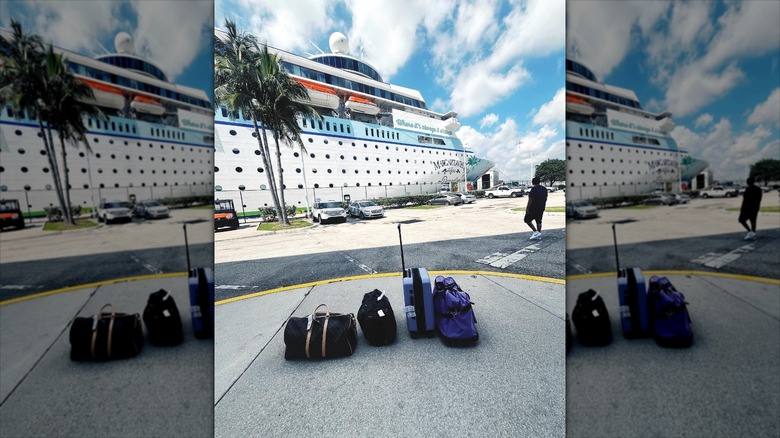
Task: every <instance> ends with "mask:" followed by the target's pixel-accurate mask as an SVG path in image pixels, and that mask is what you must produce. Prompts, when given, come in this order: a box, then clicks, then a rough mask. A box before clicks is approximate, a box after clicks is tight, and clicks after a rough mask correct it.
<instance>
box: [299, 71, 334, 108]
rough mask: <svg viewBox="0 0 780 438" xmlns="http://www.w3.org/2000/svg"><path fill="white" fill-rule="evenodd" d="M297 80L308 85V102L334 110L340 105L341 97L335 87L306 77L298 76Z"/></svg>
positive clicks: (305, 85)
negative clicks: (300, 77)
mask: <svg viewBox="0 0 780 438" xmlns="http://www.w3.org/2000/svg"><path fill="white" fill-rule="evenodd" d="M295 80H296V81H298V82H299V83H300V84H301V85H303V86H304V87H306V91H307V92H308V93H309V101H308V102H306V103H308V104H311V105H314V106H320V107H324V108H330V109H334V110H335V109H336V108H338V107H339V97H338V95H337V94H336V91H335V90H333V88H331V87H328V86H327V85H323V84H321V83H318V82H314V81H309V80H306V79H299V78H296V79H295Z"/></svg>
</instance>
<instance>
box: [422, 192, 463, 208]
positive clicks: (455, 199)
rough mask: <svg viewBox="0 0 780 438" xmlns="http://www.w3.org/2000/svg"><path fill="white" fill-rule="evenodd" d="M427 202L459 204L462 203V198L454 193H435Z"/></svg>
mask: <svg viewBox="0 0 780 438" xmlns="http://www.w3.org/2000/svg"><path fill="white" fill-rule="evenodd" d="M427 204H428V205H461V204H463V199H461V198H460V196H456V195H451V194H441V195H436V196H434V197H433V198H431V199H429V200H428V202H427Z"/></svg>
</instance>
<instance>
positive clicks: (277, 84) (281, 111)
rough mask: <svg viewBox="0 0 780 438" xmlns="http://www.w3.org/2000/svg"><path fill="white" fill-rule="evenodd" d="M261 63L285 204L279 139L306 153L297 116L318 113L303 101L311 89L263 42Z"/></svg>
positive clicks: (287, 222)
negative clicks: (286, 67)
mask: <svg viewBox="0 0 780 438" xmlns="http://www.w3.org/2000/svg"><path fill="white" fill-rule="evenodd" d="M260 66H261V70H262V73H263V74H262V81H263V82H262V84H261V85H262V86H261V89H262V92H263V100H264V102H266V103H267V104H266V105H263V106H264V107H265V108H267V109H268V110H269V111H268V113H267V114H266V115H265V117H264V119H265V121H266V123H267V124H268V127H269V128H270V129H271V131H272V132H273V137H274V144H275V146H276V164H277V167H278V169H279V187H281V190H280V191H279V198H280V202H281V205H282V206H285V205H286V204H285V201H284V173H282V171H281V169H282V151H281V148H280V147H279V140H280V139H281V140H282V141H283V142H284V143H286V144H288V145H290V146H292V145H293V144H297V145H299V146H300V148H301V150H302V151H303V152H304V153H306V148H305V147H304V145H303V140H301V132H303V130H302V128H301V127H300V125H299V124H298V118H299V117H303V116H309V117H313V118H319V117H320V116H319V114H318V113H317V111H316V110H314V108H312V107H311V106H309V105H307V104H305V103H303V102H302V101H303V100H306V99H308V92H307V91H306V87H304V86H303V85H302V84H300V83H299V82H297V81H295V80H294V79H293V78H292V77H290V75H288V74H287V72H286V71H285V70H284V68H283V67H282V63H281V59H279V58H278V57H277V56H276V55H272V54H271V53H269V52H268V46H267V45H263V48H262V50H261V52H260ZM279 220H280V221H281V223H283V224H285V225H290V220H289V219H288V218H287V212H286V208H283V209H282V216H280V219H279Z"/></svg>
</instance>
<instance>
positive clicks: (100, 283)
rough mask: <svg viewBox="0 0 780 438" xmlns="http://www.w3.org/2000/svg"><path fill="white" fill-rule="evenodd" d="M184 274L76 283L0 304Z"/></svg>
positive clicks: (172, 273) (0, 303) (184, 273)
mask: <svg viewBox="0 0 780 438" xmlns="http://www.w3.org/2000/svg"><path fill="white" fill-rule="evenodd" d="M185 275H187V273H186V272H170V273H167V274H149V275H139V276H137V277H125V278H115V279H113V280H105V281H97V282H95V283H87V284H81V285H78V286H70V287H64V288H62V289H55V290H50V291H48V292H41V293H37V294H33V295H27V296H24V297H19V298H14V299H11V300H5V301H0V306H7V305H8V304H14V303H19V302H22V301H27V300H33V299H36V298H43V297H48V296H49V295H54V294H61V293H64V292H72V291H74V290H80V289H89V288H93V287H100V286H107V285H109V284H117V283H125V282H129V281H139V280H151V279H155V278H168V277H181V276H185Z"/></svg>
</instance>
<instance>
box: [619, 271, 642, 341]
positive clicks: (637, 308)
mask: <svg viewBox="0 0 780 438" xmlns="http://www.w3.org/2000/svg"><path fill="white" fill-rule="evenodd" d="M617 280H618V298H619V301H620V324H621V325H622V327H623V335H624V336H625V337H627V338H636V337H642V336H648V335H649V334H650V312H649V308H648V305H647V286H646V285H645V277H644V275H643V274H642V270H641V269H639V268H626V269H621V270H619V271H618V279H617Z"/></svg>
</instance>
